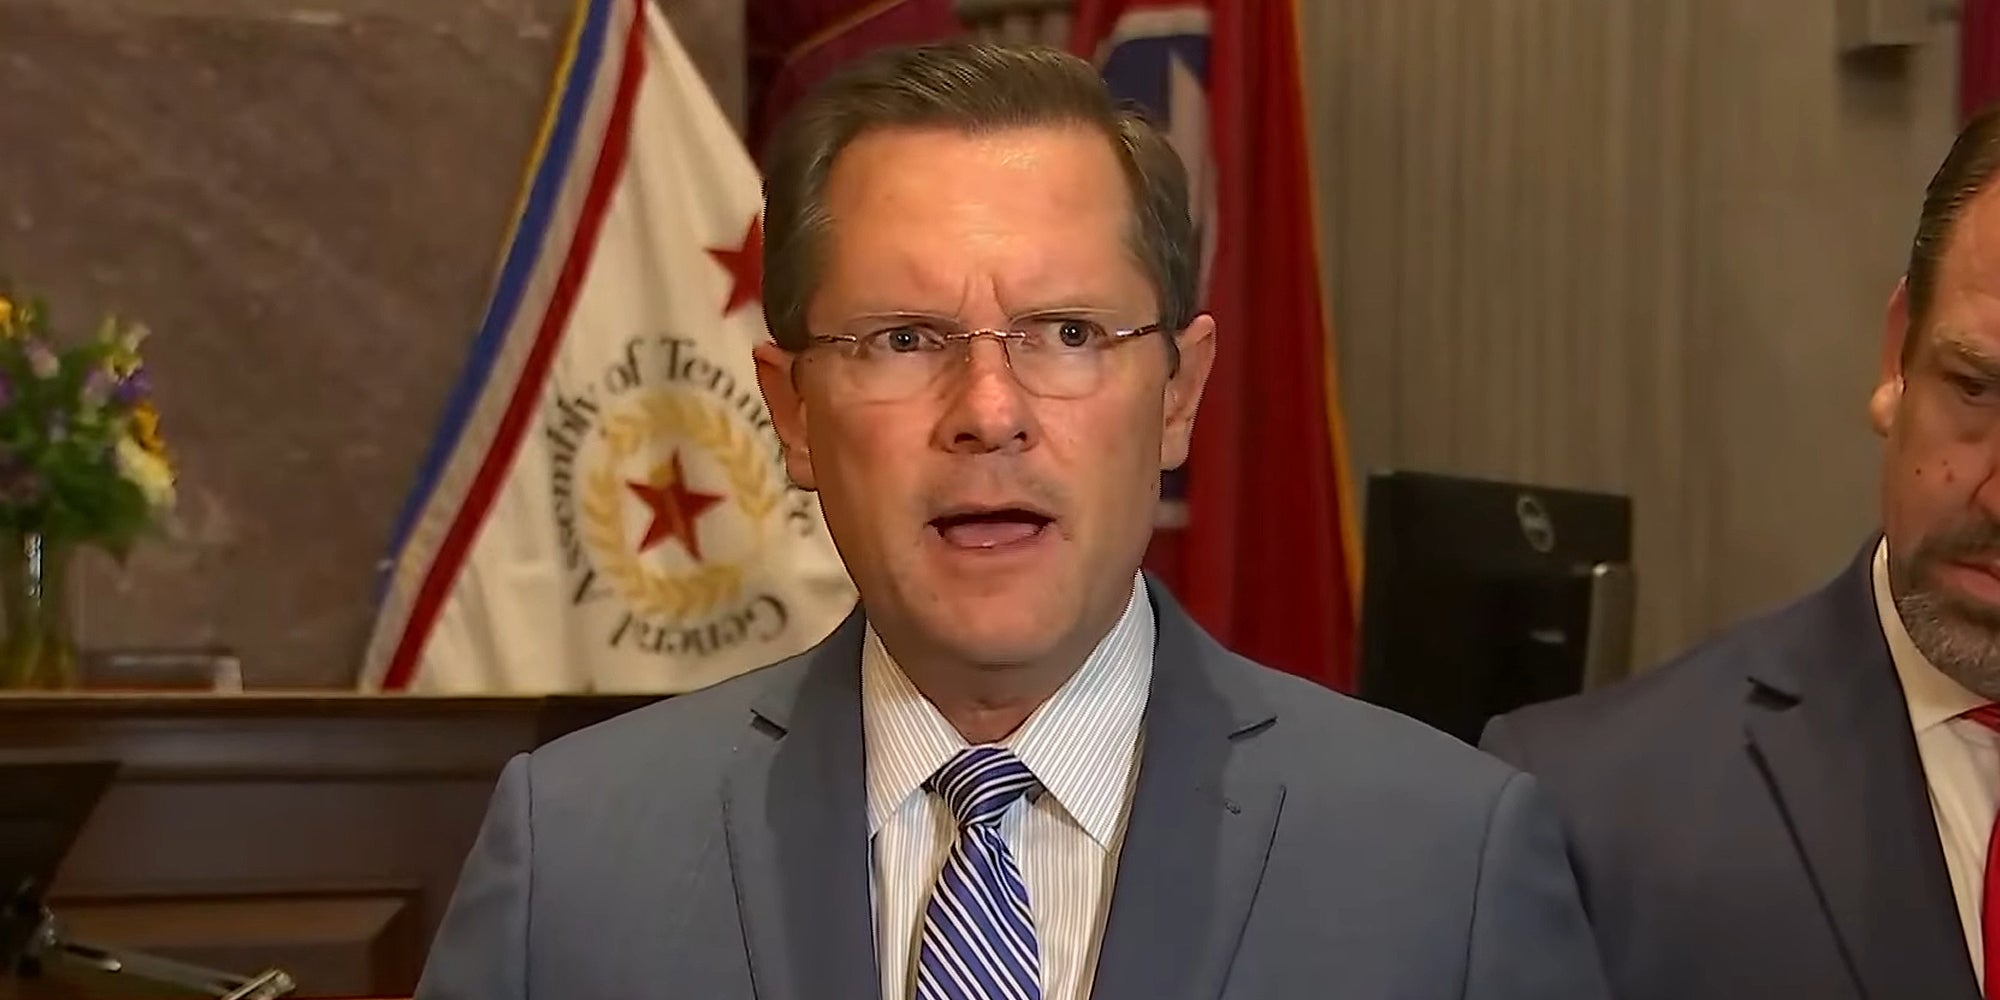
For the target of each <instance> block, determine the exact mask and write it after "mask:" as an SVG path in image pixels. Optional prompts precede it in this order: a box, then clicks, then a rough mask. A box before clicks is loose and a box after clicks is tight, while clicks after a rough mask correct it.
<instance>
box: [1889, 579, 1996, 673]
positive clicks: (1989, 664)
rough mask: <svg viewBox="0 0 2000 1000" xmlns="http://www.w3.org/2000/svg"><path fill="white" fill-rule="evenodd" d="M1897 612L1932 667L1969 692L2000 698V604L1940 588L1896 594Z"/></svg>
mask: <svg viewBox="0 0 2000 1000" xmlns="http://www.w3.org/2000/svg"><path fill="white" fill-rule="evenodd" d="M1896 612H1897V614H1898V616H1899V617H1901V618H1902V620H1903V627H1904V629H1905V630H1907V631H1908V632H1909V634H1910V641H1911V642H1912V643H1913V644H1914V645H1915V646H1916V647H1917V651H1918V652H1919V653H1922V654H1923V656H1924V658H1925V659H1926V660H1929V661H1930V663H1931V665H1932V666H1934V667H1936V668H1937V669H1938V670H1939V671H1941V672H1943V673H1944V674H1945V675H1946V676H1948V677H1950V678H1951V679H1953V680H1955V681H1957V682H1958V683H1959V684H1960V685H1961V686H1963V687H1964V688H1965V689H1966V690H1969V691H1971V692H1973V693H1974V694H1978V695H1981V696H1982V697H1987V698H1993V699H1995V700H2000V608H1995V607H1993V606H1991V605H1988V604H1986V603H1985V602H1983V601H1979V600H1977V599H1974V598H1971V597H1969V596H1966V595H1963V594H1958V593H1954V592H1952V590H1951V589H1950V588H1948V587H1939V588H1926V589H1925V590H1922V591H1918V592H1914V593H1909V594H1905V595H1901V596H1899V597H1897V599H1896Z"/></svg>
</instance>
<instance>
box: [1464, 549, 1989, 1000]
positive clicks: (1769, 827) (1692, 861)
mask: <svg viewBox="0 0 2000 1000" xmlns="http://www.w3.org/2000/svg"><path fill="white" fill-rule="evenodd" d="M1874 550H1875V545H1874V543H1873V542H1870V543H1869V544H1868V545H1867V546H1865V547H1864V548H1863V549H1862V551H1861V553H1860V554H1859V555H1858V556H1857V557H1856V558H1855V560H1854V562H1853V564H1852V565H1850V566H1849V567H1848V569H1847V571H1846V572H1844V573H1842V574H1841V575H1840V577H1839V578H1838V579H1836V580H1834V581H1833V582H1832V583H1831V584H1829V585H1828V586H1827V587H1826V588H1825V589H1823V590H1821V591H1820V592H1818V593H1816V594H1813V595H1812V596H1810V597H1807V598H1805V599H1804V600H1802V601H1800V602H1798V603H1797V604H1794V605H1792V606H1790V607H1788V608H1784V609H1782V610H1779V611H1777V612H1774V613H1772V614H1770V615H1767V616H1765V617H1763V618H1761V619H1758V620H1756V621H1752V622H1749V623H1747V624H1744V625H1741V626H1738V627H1737V628H1735V629H1732V630H1730V631H1728V632H1725V633H1723V634H1722V635H1720V636H1717V637H1716V638H1714V639H1713V640H1711V641H1709V642H1707V643H1705V644H1703V645H1702V646H1700V647H1699V648H1697V649H1695V650H1693V651H1691V652H1689V653H1688V654H1687V655H1685V656H1683V657H1681V658H1680V659H1679V660H1678V661H1676V662H1674V663H1670V664H1667V665H1665V666H1662V667H1660V668H1658V669H1656V670H1653V671H1650V672H1648V673H1647V674H1645V675H1643V676H1641V677H1640V678H1638V679H1636V680H1634V681H1630V682H1627V683H1625V684H1622V685H1618V686H1615V687H1612V688H1608V689H1606V690H1604V691H1601V692H1595V693H1592V694H1588V695H1584V696H1581V697H1577V698H1571V699H1567V700H1563V701H1557V702H1550V703H1547V704H1542V705H1536V706H1533V707H1530V708H1526V709H1522V710H1521V711H1519V712H1516V713H1514V714H1511V715H1506V716H1502V717H1501V718H1499V719H1496V720H1494V721H1493V723H1492V724H1491V725H1490V726H1488V728H1487V733H1486V738H1485V745H1486V746H1487V747H1488V748H1489V749H1491V750H1492V751H1493V752H1495V753H1497V754H1500V755H1501V756H1503V757H1505V758H1507V759H1508V760H1511V761H1513V762H1515V763H1516V764H1518V765H1519V766H1521V767H1525V768H1528V769H1530V770H1532V771H1533V772H1534V773H1535V776H1536V777H1537V778H1539V779H1540V780H1541V781H1542V783H1543V786H1544V787H1545V788H1547V789H1548V790H1549V795H1550V797H1551V798H1553V799H1554V801H1555V802H1556V804H1557V807H1558V808H1559V809H1560V810H1561V811H1562V813H1563V818H1564V819H1565V820H1566V821H1567V825H1568V830H1569V833H1570V835H1571V837H1572V838H1573V840H1572V846H1573V848H1574V851H1575V861H1576V868H1577V873H1578V876H1579V878H1581V880H1582V883H1583V892H1584V902H1585V905H1586V906H1588V907H1589V909H1590V914H1591V921H1592V923H1593V924H1594V925H1595V927H1596V929H1597V937H1598V940H1599V942H1600V944H1601V945H1602V947H1603V949H1604V955H1605V965H1606V967H1607V971H1608V973H1609V975H1610V976H1611V980H1612V985H1613V987H1614V988H1615V989H1616V990H1617V993H1618V996H1619V997H1620V998H1621V1000H1697V998H1698V1000H1771V998H1789V997H1812V998H1814V1000H1978V998H1979V986H1978V983H1977V982H1976V981H1975V980H1974V979H1973V976H1972V963H1971V959H1970V958H1969V957H1967V955H1966V949H1965V934H1964V931H1963V930H1961V929H1960V927H1959V923H1958V909H1957V903H1956V901H1955V900H1954V898H1953V896H1952V891H1951V881H1950V876H1949V875H1948V874H1947V872H1946V869H1945V863H1944V853H1943V851H1942V849H1941V848H1940V847H1939V845H1938V834H1937V824H1936V822H1935V820H1934V819H1933V818H1932V816H1931V804H1930V794H1929V790H1928V786H1927V785H1926V784H1925V782H1924V772H1923V765H1922V763H1921V762H1920V761H1919V759H1918V757H1917V745H1916V738H1915V736H1914V735H1912V733H1911V730H1910V716H1909V709H1908V708H1907V707H1906V706H1905V705H1904V702H1903V689H1902V685H1901V684H1900V683H1899V682H1898V681H1897V679H1896V668H1895V665H1894V664H1893V663H1892V662H1891V660H1890V658H1889V647H1888V644H1887V641H1886V640H1885V639H1884V638H1883V637H1882V627H1881V623H1880V620H1879V619H1878V618H1877V616H1876V613H1875V597H1874V587H1873V581H1872V580H1871V579H1870V561H1871V559H1872V558H1873V555H1874Z"/></svg>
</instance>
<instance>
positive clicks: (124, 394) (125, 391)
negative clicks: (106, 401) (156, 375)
mask: <svg viewBox="0 0 2000 1000" xmlns="http://www.w3.org/2000/svg"><path fill="white" fill-rule="evenodd" d="M152 392H153V380H152V378H151V376H148V375H147V374H146V369H144V368H134V369H132V371H131V373H130V374H128V375H126V376H125V377H124V378H122V379H120V380H119V381H118V385H117V386H116V387H115V388H113V389H112V390H111V399H112V401H113V402H116V403H117V404H118V405H119V406H126V407H129V406H131V405H133V404H135V403H137V402H139V401H140V400H142V399H145V398H146V397H147V396H149V395H151V394H152Z"/></svg>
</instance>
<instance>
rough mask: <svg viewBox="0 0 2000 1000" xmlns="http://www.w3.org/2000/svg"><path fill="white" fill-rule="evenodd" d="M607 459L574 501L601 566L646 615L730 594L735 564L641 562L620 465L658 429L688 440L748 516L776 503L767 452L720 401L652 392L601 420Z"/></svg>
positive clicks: (673, 616) (692, 607) (737, 571)
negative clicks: (629, 533)
mask: <svg viewBox="0 0 2000 1000" xmlns="http://www.w3.org/2000/svg"><path fill="white" fill-rule="evenodd" d="M603 433H604V440H605V444H606V446H607V447H608V448H609V450H610V460H609V461H606V462H603V463H601V464H600V465H599V466H598V467H597V468H596V469H593V470H591V472H590V474H589V475H587V476H585V477H584V479H585V482H584V492H583V496H582V497H580V498H579V502H578V507H579V508H580V512H581V513H582V515H583V518H582V519H583V537H584V541H586V542H587V543H589V545H590V547H591V548H593V549H595V550H597V552H598V553H599V555H600V563H601V565H600V566H599V569H601V570H602V571H603V572H604V574H605V575H606V576H608V577H610V578H611V580H612V582H613V583H614V584H616V585H617V587H618V589H619V590H620V591H622V592H623V593H624V594H625V598H626V600H628V601H630V602H631V603H632V607H633V610H635V611H637V612H639V613H640V614H643V615H647V616H657V617H663V618H667V619H670V620H674V621H679V620H682V619H685V618H688V617H691V616H696V615H703V614H707V613H708V612H710V611H712V610H713V609H714V608H715V607H716V606H718V605H720V604H723V603H724V602H727V601H732V600H735V599H736V597H737V595H738V594H740V593H741V592H742V589H743V567H742V565H741V564H738V563H706V564H703V565H700V566H697V567H696V568H695V569H693V570H691V571H689V572H686V573H656V572H652V571H649V570H648V569H647V568H646V566H645V564H644V563H642V562H640V561H639V555H638V553H636V552H634V551H632V546H631V544H630V543H629V541H628V540H627V538H626V537H625V529H624V517H623V514H622V512H621V508H620V504H621V502H622V500H623V496H622V491H621V490H620V489H619V485H620V481H621V477H620V476H619V475H618V469H619V467H620V466H622V465H623V464H624V462H625V460H627V459H629V458H631V457H632V455H634V454H635V453H637V452H638V450H639V449H640V447H641V446H643V445H644V444H645V442H646V441H647V440H648V439H649V438H651V437H655V436H659V437H667V438H673V439H679V440H684V441H687V442H688V443H690V444H693V445H694V446H695V447H697V448H700V449H701V450H703V451H705V452H707V453H708V454H710V455H712V456H714V457H715V460H716V464H718V465H720V466H721V467H722V471H723V474H724V475H725V476H726V477H727V478H728V480H729V495H730V499H731V500H733V501H735V503H736V506H737V508H738V509H740V510H742V512H743V515H744V516H745V517H747V518H749V519H750V520H751V521H752V522H753V523H761V522H762V521H763V520H764V518H765V516H766V515H768V514H770V513H771V511H772V510H773V509H775V508H776V507H777V506H778V499H779V498H778V491H777V490H776V489H775V488H774V487H773V486H772V483H771V470H770V468H769V456H767V455H766V454H765V453H764V452H763V450H762V449H760V448H759V447H758V446H757V441H756V439H755V438H754V437H752V436H751V435H750V434H749V433H748V432H747V431H745V430H744V429H743V428H742V427H739V426H738V425H737V423H736V421H734V420H731V419H730V415H729V411H727V410H725V409H722V408H721V407H719V406H711V405H704V404H702V403H701V402H699V401H697V400H689V399H683V398H681V397H678V396H665V395H655V396H649V397H648V398H647V399H646V400H645V402H644V403H643V404H642V405H641V406H640V407H639V408H638V411H637V412H633V411H630V410H628V411H625V412H621V413H617V414H613V415H612V416H610V417H609V418H607V419H606V420H605V422H604V425H603Z"/></svg>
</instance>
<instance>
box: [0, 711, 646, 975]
mask: <svg viewBox="0 0 2000 1000" xmlns="http://www.w3.org/2000/svg"><path fill="white" fill-rule="evenodd" d="M651 700H653V699H650V698H646V697H628V698H614V699H592V698H558V699H532V698H521V699H513V698H423V697H393V696H390V697H369V696H362V695H335V696H308V697H293V696H277V695H246V696H236V697H213V696H200V695H185V696H157V697H152V696H115V695H103V696H81V697H80V696H62V695H24V696H8V697H0V754H4V753H5V752H6V751H10V750H28V751H35V752H47V751H52V750H53V751H60V752H65V753H73V754H76V755H79V756H91V757H110V758H114V759H117V760H119V761H121V762H122V763H123V765H124V770H123V771H122V773H121V775H120V778H119V780H118V782H117V783H116V784H115V785H114V786H113V788H112V789H111V791H110V792H109V793H108V794H107V795H106V797H105V799H104V801H103V802H102V803H100V804H99V806H98V808H97V811H96V812H95V813H94V814H93V815H92V817H91V820H90V823H89V825H88V826H87V827H86V828H85V829H84V832H83V834H82V836H81V838H80V839H79V840H78V842H77V844H76V846H75V849H74V850H73V851H72V852H71V854H70V856H69V858H68V860H67V861H66V863H65V864H64V867H63V870H62V872H61V874H60V876H59V878H58V880H57V883H56V889H55V897H54V902H55V904H56V907H57V912H58V916H59V918H60V919H61V920H62V921H63V922H64V924H65V925H67V926H68V927H70V929H71V931H72V932H73V933H74V934H76V935H77V936H78V937H81V938H85V939H88V940H90V941H91V943H93V944H100V945H105V946H111V947H124V948H132V949H137V950H140V951H151V952H156V953H158V954H160V955H162V956H165V957H168V958H175V959H180V960H183V961H190V962H195V963H198V964H205V965H210V966H213V967H218V968H223V969H227V970H230V971H234V972H239V973H243V974H249V973H254V972H257V971H260V970H262V969H263V968H265V967H267V966H273V965H275V966H278V967H281V968H284V969H285V970H286V971H287V972H290V973H292V974H293V975H294V977H295V978H296V979H297V980H298V981H299V983H300V987H301V993H300V995H302V996H355V995H378V996H380V995H403V994H407V993H408V992H409V991H410V990H411V989H413V988H414V987H415V985H416V977H417V974H418V972H419V971H420V970H421V968H422V962H423V956H424V953H425V949H426V947H427V945H428V943H429V941H430V938H431V935H432V934H433V933H434V932H435V930H436V926H437V921H438V920H439V918H440V917H441V916H442V915H443V912H444V907H445V905H446V903H447V902H448V901H449V899H450V895H451V891H452V888H453V887H454V885H455V884H456V882H457V878H458V872H459V868H460V866H461V865H462V864H463V860H464V857H465V853H466V851H467V850H468V849H470V847H471V845H472V840H473V837H474V836H475V834H476V833H477V831H478V827H479V823H480V821H481V819H482V818H483V816H484V815H485V809H486V802H487V799H488V797H489V795H490V794H491V791H492V787H493V782H494V780H495V779H496V778H497V777H498V775H499V772H500V769H501V767H502V766H504V765H505V763H506V762H507V760H508V759H509V758H510V757H512V756H513V755H514V754H516V753H519V752H522V751H525V750H529V749H532V748H534V747H536V746H538V745H540V744H542V743H544V742H547V741H548V740H550V739H553V738H555V737H557V736H559V735H561V734H563V733H566V732H569V731H571V730H573V729H576V728H579V727H581V726H583V725H587V724H590V723H592V722H596V721H598V720H600V719H604V718H608V717H609V716H611V715H614V714H617V713H619V712H622V711H626V710H629V709H631V708H634V707H637V706H639V705H642V704H645V703H646V702H648V701H651Z"/></svg>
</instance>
